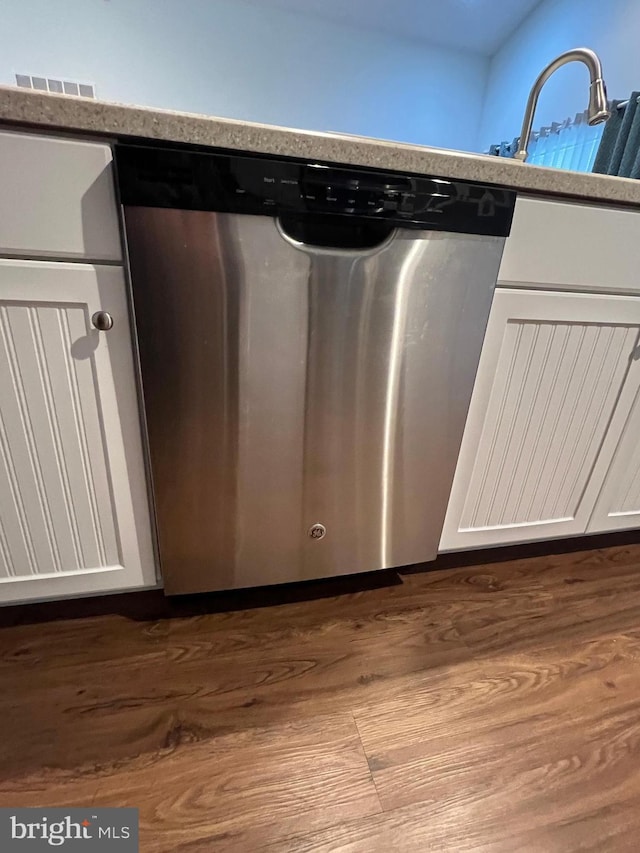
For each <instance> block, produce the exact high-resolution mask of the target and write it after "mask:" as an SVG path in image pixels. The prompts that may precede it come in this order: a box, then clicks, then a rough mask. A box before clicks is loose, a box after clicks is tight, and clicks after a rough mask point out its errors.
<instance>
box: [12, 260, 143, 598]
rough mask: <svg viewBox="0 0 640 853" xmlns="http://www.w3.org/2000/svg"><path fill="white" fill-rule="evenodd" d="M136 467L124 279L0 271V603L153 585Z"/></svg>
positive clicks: (105, 269)
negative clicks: (96, 318) (103, 323)
mask: <svg viewBox="0 0 640 853" xmlns="http://www.w3.org/2000/svg"><path fill="white" fill-rule="evenodd" d="M96 311H107V312H109V314H111V316H112V317H113V327H112V328H111V329H110V330H109V331H107V332H99V331H97V330H96V329H95V328H94V327H93V326H92V323H91V317H92V315H93V314H94V312H96ZM142 460H143V454H142V447H141V431H140V424H139V415H138V401H137V395H136V386H135V381H134V367H133V358H132V342H131V333H130V327H129V319H128V311H127V299H126V288H125V280H124V274H123V271H122V269H120V268H118V267H115V266H99V265H95V266H94V265H89V264H80V263H49V262H38V261H19V260H10V259H0V601H17V600H22V599H29V598H36V597H37V598H46V597H55V596H65V595H71V594H77V593H87V592H92V591H104V590H112V589H126V588H131V587H140V586H144V585H150V584H153V583H155V569H154V554H153V547H152V539H151V528H150V520H149V508H148V501H147V489H146V481H145V473H144V466H143V462H142Z"/></svg>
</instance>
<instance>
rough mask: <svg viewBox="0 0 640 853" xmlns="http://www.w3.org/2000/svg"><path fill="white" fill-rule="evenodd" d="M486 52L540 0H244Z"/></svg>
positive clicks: (493, 49)
mask: <svg viewBox="0 0 640 853" xmlns="http://www.w3.org/2000/svg"><path fill="white" fill-rule="evenodd" d="M249 2H253V3H255V4H256V5H260V6H262V7H263V8H264V6H268V5H271V6H273V7H277V8H280V9H286V10H288V11H291V12H302V13H305V14H311V15H315V16H317V17H321V18H325V19H328V20H331V21H336V22H339V23H341V24H344V25H348V26H354V27H359V28H363V27H365V28H367V29H374V30H382V31H384V32H392V33H395V34H396V35H399V36H404V37H408V38H413V39H419V40H421V41H426V42H431V44H438V45H441V46H444V47H457V48H460V49H463V50H471V51H473V52H474V53H482V54H484V55H485V56H491V55H492V54H493V53H495V51H496V50H497V49H498V48H499V47H500V45H501V44H502V43H503V42H504V41H505V40H506V39H507V38H508V37H509V36H510V35H511V33H512V32H513V31H514V30H515V28H516V27H517V26H518V24H519V23H520V22H521V21H522V20H523V19H524V18H525V17H526V16H527V15H528V14H529V12H530V11H531V10H532V9H533V8H534V7H535V6H537V5H538V3H539V2H540V0H249Z"/></svg>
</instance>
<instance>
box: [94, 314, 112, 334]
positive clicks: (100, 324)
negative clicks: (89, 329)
mask: <svg viewBox="0 0 640 853" xmlns="http://www.w3.org/2000/svg"><path fill="white" fill-rule="evenodd" d="M91 322H92V323H93V325H94V326H95V327H96V329H97V330H98V331H99V332H108V331H109V329H110V328H111V327H112V326H113V317H112V316H111V314H109V312H108V311H96V313H95V314H94V315H93V317H92V318H91Z"/></svg>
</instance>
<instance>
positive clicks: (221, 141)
mask: <svg viewBox="0 0 640 853" xmlns="http://www.w3.org/2000/svg"><path fill="white" fill-rule="evenodd" d="M0 123H4V124H8V125H11V127H12V128H15V129H19V128H20V127H24V128H38V129H40V128H42V129H47V130H56V131H66V132H70V133H82V134H91V135H99V136H103V137H116V138H123V137H135V138H138V139H140V138H141V139H149V140H154V141H165V142H175V143H185V144H191V145H205V146H211V147H216V148H225V149H231V150H238V151H247V152H251V153H258V154H270V155H276V156H282V157H300V158H305V159H317V160H322V161H325V162H334V163H344V164H347V165H353V166H365V167H370V168H377V169H389V170H395V171H399V172H409V173H413V174H417V175H420V174H423V175H434V176H438V177H443V178H452V179H460V180H468V181H479V182H482V183H487V184H494V185H499V186H502V187H508V188H512V189H516V190H520V191H525V192H527V193H531V194H538V195H552V196H555V197H558V196H561V197H565V198H570V199H575V200H583V201H584V200H587V201H594V202H601V203H606V204H616V205H624V206H630V207H640V181H637V180H633V179H630V178H618V177H612V176H609V175H594V174H590V173H584V172H569V171H565V170H561V169H546V168H541V167H538V166H528V165H523V164H521V163H517V162H515V161H513V160H507V159H504V158H498V157H489V156H486V155H481V154H471V153H466V152H462V151H448V150H441V149H434V148H428V147H422V146H418V145H411V144H407V143H401V142H393V141H387V140H378V139H373V138H369V137H355V136H348V135H340V134H334V133H320V132H314V131H308V130H297V129H292V128H286V127H277V126H275V125H266V124H258V123H255V122H245V121H238V120H235V119H226V118H214V117H211V118H210V117H207V116H202V115H197V114H193V113H180V112H172V111H169V110H156V109H151V108H148V107H138V106H129V105H121V104H115V103H111V102H108V101H94V100H90V99H87V98H80V97H73V96H68V95H66V96H65V95H54V94H49V93H43V92H34V91H32V90H28V89H19V88H13V87H0Z"/></svg>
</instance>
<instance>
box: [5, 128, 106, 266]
mask: <svg viewBox="0 0 640 853" xmlns="http://www.w3.org/2000/svg"><path fill="white" fill-rule="evenodd" d="M0 189H1V191H0V254H5V255H24V256H27V257H29V256H33V257H51V258H87V259H90V260H108V261H119V260H121V258H122V248H121V244H120V234H119V231H118V215H117V209H116V199H115V193H114V187H113V174H112V158H111V150H110V148H109V146H108V145H105V144H103V143H95V142H78V141H76V140H70V139H61V138H55V137H49V136H39V135H37V134H31V133H13V132H11V131H2V132H0Z"/></svg>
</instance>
